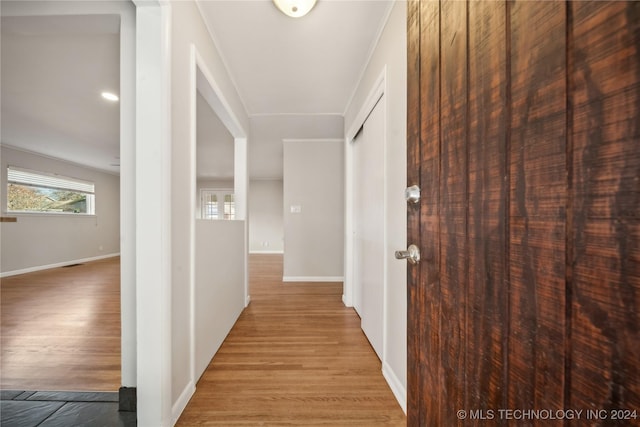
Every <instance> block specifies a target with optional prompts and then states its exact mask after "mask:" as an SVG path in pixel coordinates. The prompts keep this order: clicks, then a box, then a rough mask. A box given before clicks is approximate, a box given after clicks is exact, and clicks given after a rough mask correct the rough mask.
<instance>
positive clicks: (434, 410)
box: [408, 2, 444, 425]
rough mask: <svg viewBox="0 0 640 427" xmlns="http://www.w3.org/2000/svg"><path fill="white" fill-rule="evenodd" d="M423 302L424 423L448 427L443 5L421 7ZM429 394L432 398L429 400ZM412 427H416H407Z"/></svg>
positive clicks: (422, 379)
mask: <svg viewBox="0 0 640 427" xmlns="http://www.w3.org/2000/svg"><path fill="white" fill-rule="evenodd" d="M420 28H421V34H420V105H421V107H420V108H421V109H420V117H421V118H420V135H421V137H420V141H421V151H420V159H421V160H420V163H421V169H420V185H421V189H422V196H421V200H420V227H421V229H420V240H419V242H420V243H419V244H420V250H421V251H422V261H421V262H420V279H419V282H420V285H419V286H420V288H421V289H420V302H421V305H422V312H421V318H422V325H421V329H420V333H421V336H422V337H423V342H422V350H421V353H420V373H419V376H420V378H421V384H420V387H421V389H422V393H423V398H424V403H421V408H420V411H421V413H420V417H421V418H420V422H419V423H418V424H416V425H443V424H442V422H441V408H440V402H442V401H443V400H444V394H443V383H442V365H441V359H440V324H441V316H440V279H439V271H438V269H439V265H440V240H439V239H440V237H439V236H440V224H439V222H438V215H439V212H438V200H439V197H440V196H439V195H440V188H439V183H440V160H439V159H440V113H439V110H440V59H439V58H440V5H439V4H438V3H437V2H422V3H421V5H420ZM426 394H428V396H426ZM408 425H411V424H408Z"/></svg>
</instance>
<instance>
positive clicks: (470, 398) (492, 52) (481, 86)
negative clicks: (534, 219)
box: [464, 1, 509, 425]
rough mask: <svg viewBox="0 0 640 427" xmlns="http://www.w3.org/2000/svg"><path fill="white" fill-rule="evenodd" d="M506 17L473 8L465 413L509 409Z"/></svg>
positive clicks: (498, 10) (494, 8) (481, 6)
mask: <svg viewBox="0 0 640 427" xmlns="http://www.w3.org/2000/svg"><path fill="white" fill-rule="evenodd" d="M505 13H506V6H505V3H503V2H485V1H471V2H470V3H469V142H468V144H469V279H468V282H469V293H468V302H467V316H468V326H469V327H468V334H469V336H468V337H467V349H468V354H469V356H468V357H467V403H466V404H465V405H464V408H467V409H474V408H475V409H484V410H488V409H493V410H496V409H498V408H503V407H505V403H506V402H503V400H502V399H503V396H504V395H505V393H504V390H503V384H504V383H505V378H504V374H503V368H504V366H505V363H504V358H505V356H506V348H505V347H506V343H505V340H506V329H505V327H506V324H507V306H506V302H507V292H506V289H507V283H506V280H507V276H506V217H507V195H508V191H509V190H508V188H507V184H508V182H507V181H506V180H505V177H506V176H507V165H506V122H505V121H506V113H505V108H504V106H505V102H506V101H505V100H506V92H507V84H508V83H507V82H508V81H507V77H506V70H507V67H506V49H505V47H506V36H505V24H506V21H505V18H506V17H505ZM469 422H470V423H473V421H471V420H470V421H469ZM479 422H480V423H485V422H486V421H479ZM465 425H466V424H465Z"/></svg>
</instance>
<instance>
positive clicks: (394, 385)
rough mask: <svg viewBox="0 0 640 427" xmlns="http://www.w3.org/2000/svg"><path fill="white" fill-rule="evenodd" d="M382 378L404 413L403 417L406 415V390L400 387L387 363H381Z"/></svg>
mask: <svg viewBox="0 0 640 427" xmlns="http://www.w3.org/2000/svg"><path fill="white" fill-rule="evenodd" d="M382 376H383V377H384V379H385V380H386V381H387V384H389V387H390V388H391V391H392V392H393V395H394V396H395V397H396V400H397V401H398V403H399V404H400V407H401V408H402V410H403V411H404V413H405V415H406V414H407V388H406V387H405V386H403V385H402V382H400V379H399V378H398V376H397V375H396V374H395V372H393V369H391V366H389V364H388V363H387V362H383V363H382Z"/></svg>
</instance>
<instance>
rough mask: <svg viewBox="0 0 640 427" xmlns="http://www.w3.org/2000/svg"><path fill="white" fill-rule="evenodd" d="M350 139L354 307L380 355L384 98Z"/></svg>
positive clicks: (382, 273) (382, 292)
mask: <svg viewBox="0 0 640 427" xmlns="http://www.w3.org/2000/svg"><path fill="white" fill-rule="evenodd" d="M382 100H383V99H382V98H381V99H380V100H379V101H378V103H377V104H376V105H375V107H374V108H373V110H372V112H371V114H370V115H369V117H368V118H367V119H366V120H365V122H364V125H363V129H362V131H361V132H360V133H359V135H358V136H357V137H356V138H355V139H354V156H353V158H354V165H353V166H354V181H353V182H354V188H353V190H354V191H353V194H354V205H355V209H354V274H355V281H354V285H355V286H354V307H355V309H356V311H357V312H358V314H359V315H360V318H361V326H362V330H363V331H364V333H365V335H366V336H367V338H368V339H369V342H370V343H371V346H372V347H373V349H374V350H375V351H376V353H377V354H378V357H380V358H381V359H382V348H383V342H382V341H383V328H384V318H383V315H384V134H385V131H384V102H382Z"/></svg>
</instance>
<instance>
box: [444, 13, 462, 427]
mask: <svg viewBox="0 0 640 427" xmlns="http://www.w3.org/2000/svg"><path fill="white" fill-rule="evenodd" d="M440 10H441V16H440V19H441V21H440V22H441V23H440V25H441V26H440V37H441V38H440V40H441V44H440V60H441V64H440V66H441V74H440V79H441V80H440V88H441V89H440V90H441V95H440V96H441V98H440V199H439V202H440V205H439V219H440V316H441V319H442V320H441V322H440V351H441V364H442V372H443V380H444V384H443V385H444V387H443V393H444V394H443V400H442V402H441V405H442V413H441V417H442V418H441V425H448V426H450V425H456V424H457V423H458V422H459V419H458V417H457V415H456V414H457V411H458V410H459V409H460V408H464V407H465V403H466V395H465V394H466V392H467V387H466V374H467V372H466V367H467V359H466V357H467V352H466V342H467V339H468V338H469V337H468V331H469V330H468V327H467V316H466V315H467V310H465V307H466V305H467V304H468V301H467V294H468V288H469V281H468V270H469V255H468V254H469V248H468V240H467V225H468V224H467V203H468V180H469V175H468V145H467V142H468V140H467V131H468V129H467V125H468V121H467V117H468V111H467V108H468V103H467V100H468V87H467V84H468V83H467V79H468V70H467V3H466V2H459V1H442V2H441V9H440Z"/></svg>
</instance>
